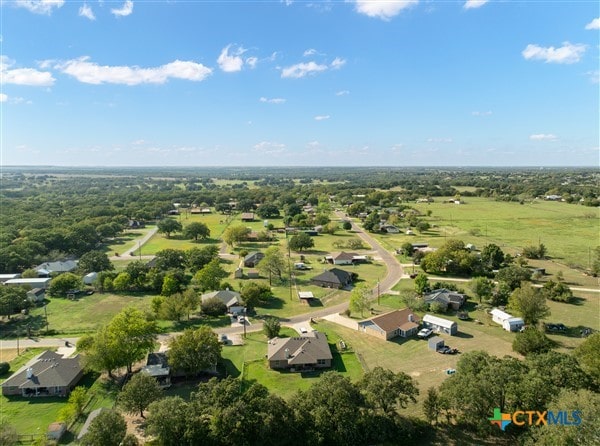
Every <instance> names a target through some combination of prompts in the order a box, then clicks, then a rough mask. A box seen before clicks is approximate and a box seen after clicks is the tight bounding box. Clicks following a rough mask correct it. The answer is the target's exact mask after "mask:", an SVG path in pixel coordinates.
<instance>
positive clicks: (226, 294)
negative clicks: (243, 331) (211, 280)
mask: <svg viewBox="0 0 600 446" xmlns="http://www.w3.org/2000/svg"><path fill="white" fill-rule="evenodd" d="M201 298H202V303H205V302H206V301H208V300H210V299H219V300H220V301H221V302H223V303H224V304H225V306H226V307H227V312H228V313H239V312H240V311H242V310H243V308H244V305H243V303H242V298H241V297H240V293H236V292H235V291H229V290H219V291H213V292H212V293H206V294H203V295H202V296H201Z"/></svg>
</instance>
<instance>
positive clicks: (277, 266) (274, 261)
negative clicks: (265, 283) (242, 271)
mask: <svg viewBox="0 0 600 446" xmlns="http://www.w3.org/2000/svg"><path fill="white" fill-rule="evenodd" d="M257 268H258V270H259V271H260V272H261V274H262V275H263V276H268V277H269V285H271V277H272V276H276V277H277V278H279V280H280V281H281V280H282V278H283V273H284V272H285V271H286V264H285V259H284V258H283V253H282V252H281V250H280V249H279V247H278V246H269V247H268V248H267V249H266V250H265V256H264V257H263V258H262V259H261V261H260V262H259V263H258V266H257Z"/></svg>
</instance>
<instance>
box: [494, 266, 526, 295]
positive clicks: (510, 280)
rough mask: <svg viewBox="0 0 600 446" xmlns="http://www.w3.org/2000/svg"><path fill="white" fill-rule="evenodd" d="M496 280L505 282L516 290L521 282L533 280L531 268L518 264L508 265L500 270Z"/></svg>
mask: <svg viewBox="0 0 600 446" xmlns="http://www.w3.org/2000/svg"><path fill="white" fill-rule="evenodd" d="M496 280H498V282H503V283H505V284H506V285H508V286H509V287H510V289H511V290H514V289H516V288H518V287H519V286H520V285H521V282H524V281H528V280H531V270H530V269H529V268H523V267H521V266H517V265H511V266H507V267H506V268H500V270H498V273H497V274H496Z"/></svg>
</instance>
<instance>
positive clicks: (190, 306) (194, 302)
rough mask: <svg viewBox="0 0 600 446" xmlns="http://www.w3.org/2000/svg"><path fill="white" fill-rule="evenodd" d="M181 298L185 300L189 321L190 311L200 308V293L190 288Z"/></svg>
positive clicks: (184, 306) (184, 305)
mask: <svg viewBox="0 0 600 446" xmlns="http://www.w3.org/2000/svg"><path fill="white" fill-rule="evenodd" d="M181 299H182V302H183V308H184V309H185V311H186V312H187V319H188V321H189V320H190V313H191V312H192V311H194V310H196V308H198V305H200V300H201V299H200V296H199V295H198V293H196V291H195V290H194V289H192V288H188V289H187V290H185V291H184V292H183V295H182V296H181Z"/></svg>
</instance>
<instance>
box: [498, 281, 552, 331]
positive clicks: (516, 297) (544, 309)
mask: <svg viewBox="0 0 600 446" xmlns="http://www.w3.org/2000/svg"><path fill="white" fill-rule="evenodd" d="M508 308H509V309H510V310H512V311H514V312H516V313H517V314H518V315H519V316H521V317H522V318H523V320H524V321H525V324H527V325H530V324H536V323H537V322H538V321H540V320H541V319H544V318H545V317H547V316H550V308H549V307H548V305H546V298H545V297H544V295H543V294H542V293H541V292H540V290H538V289H536V288H533V287H532V286H531V284H528V283H522V284H521V287H520V288H517V289H516V290H514V291H513V292H512V294H511V295H510V297H509V298H508Z"/></svg>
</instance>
